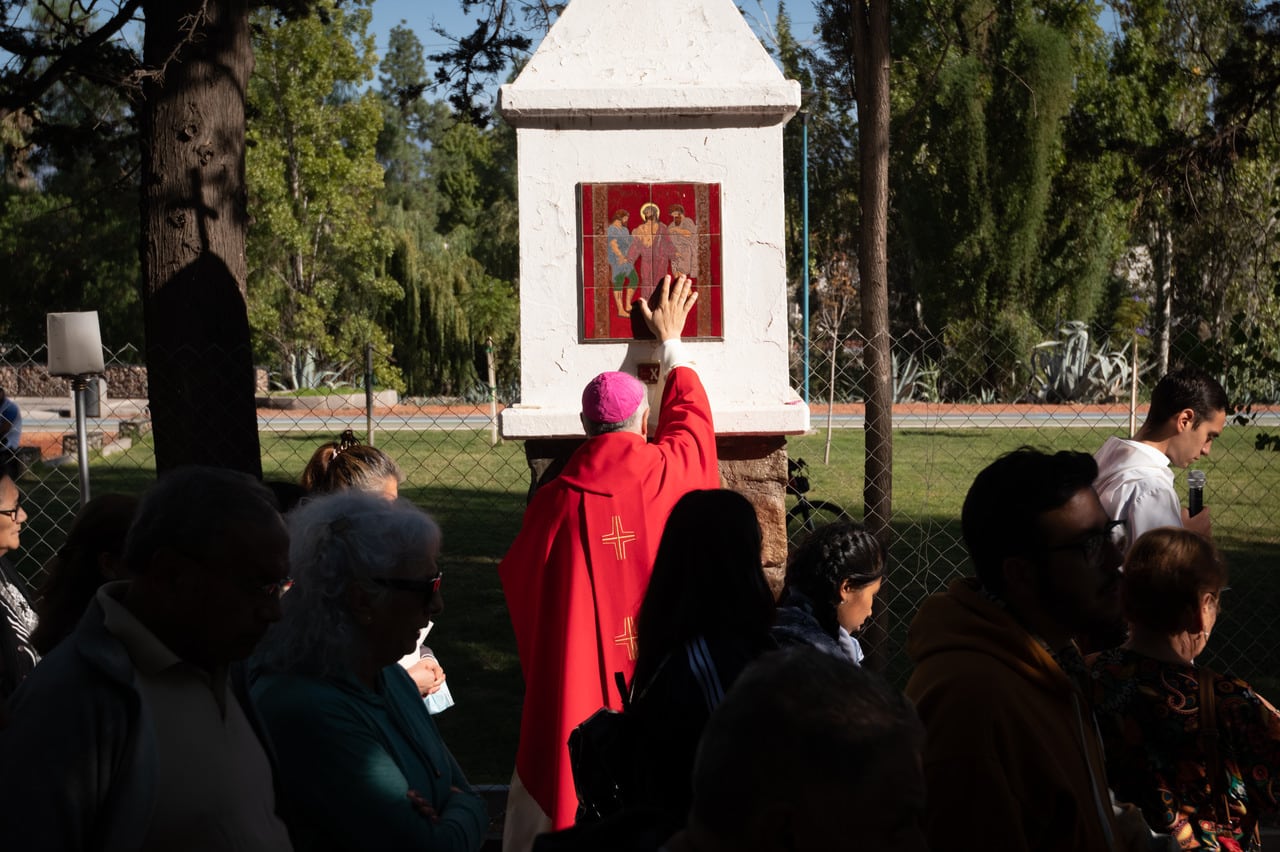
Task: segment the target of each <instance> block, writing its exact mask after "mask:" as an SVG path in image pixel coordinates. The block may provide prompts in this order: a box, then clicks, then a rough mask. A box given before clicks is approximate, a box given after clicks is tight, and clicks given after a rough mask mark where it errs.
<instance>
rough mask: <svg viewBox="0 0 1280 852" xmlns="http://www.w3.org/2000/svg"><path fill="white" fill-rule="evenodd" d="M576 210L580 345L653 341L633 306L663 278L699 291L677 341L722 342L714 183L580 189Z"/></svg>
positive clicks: (717, 209)
mask: <svg viewBox="0 0 1280 852" xmlns="http://www.w3.org/2000/svg"><path fill="white" fill-rule="evenodd" d="M578 209H579V212H580V217H581V218H580V219H579V226H578V227H579V236H580V244H581V255H580V264H581V267H580V271H581V288H580V293H581V297H582V303H581V317H582V322H581V331H582V339H583V341H584V342H595V341H601V342H604V341H608V342H616V341H619V340H634V339H643V338H652V337H653V335H652V334H651V333H650V332H649V330H648V329H647V328H646V327H645V324H644V320H643V318H642V317H641V316H640V309H639V307H638V306H636V305H635V301H636V300H637V299H640V298H644V299H650V300H652V298H653V294H654V292H655V290H656V289H657V287H658V285H659V284H660V283H661V281H662V277H663V276H664V275H668V274H670V275H672V276H675V275H679V274H685V275H688V276H689V277H690V278H692V279H693V284H694V288H695V289H696V290H697V291H698V303H697V306H696V307H695V309H694V311H693V313H691V314H690V315H689V319H688V321H687V322H686V324H685V328H684V332H683V336H684V337H685V338H687V339H694V340H698V339H702V340H719V339H722V337H723V333H724V321H723V315H722V314H723V304H724V300H723V296H722V289H723V283H722V281H721V277H720V269H721V264H720V261H721V233H720V185H719V184H714V183H583V184H579V185H578Z"/></svg>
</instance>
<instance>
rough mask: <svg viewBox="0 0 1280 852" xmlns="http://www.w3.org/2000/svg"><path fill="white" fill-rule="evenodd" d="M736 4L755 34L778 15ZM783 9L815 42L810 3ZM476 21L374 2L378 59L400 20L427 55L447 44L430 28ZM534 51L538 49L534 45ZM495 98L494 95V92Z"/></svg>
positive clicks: (802, 37)
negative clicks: (412, 33)
mask: <svg viewBox="0 0 1280 852" xmlns="http://www.w3.org/2000/svg"><path fill="white" fill-rule="evenodd" d="M737 3H738V6H739V8H741V9H743V11H744V12H745V14H746V15H747V20H748V21H749V22H750V23H751V24H752V26H753V28H755V29H756V31H757V32H759V31H761V30H762V29H768V27H769V24H770V23H771V22H772V19H773V16H774V15H775V14H777V11H778V3H777V0H737ZM786 5H787V14H788V15H789V16H790V17H791V30H792V33H793V34H794V35H795V37H796V38H797V40H799V41H801V42H803V43H806V44H808V43H812V42H813V41H814V39H813V37H812V36H811V35H810V33H811V31H812V30H813V26H814V23H815V21H816V20H817V14H816V13H815V12H814V10H813V0H789V2H788V3H787V4H786ZM478 17H479V10H478V9H477V10H473V11H472V13H471V14H469V15H464V14H463V13H462V4H461V2H459V0H425V2H424V0H374V3H373V27H372V30H373V33H374V38H375V39H376V40H377V44H378V56H379V57H381V56H383V55H385V53H386V49H387V34H388V33H390V32H391V28H392V27H394V26H396V25H397V24H399V23H400V21H401V20H403V21H404V22H405V24H406V25H407V26H408V27H409V29H411V30H413V32H414V33H415V34H416V35H417V36H418V40H419V41H421V42H422V48H423V53H425V54H427V55H430V54H432V53H437V52H439V51H441V50H444V49H445V48H447V47H448V46H449V42H447V41H445V40H444V39H443V38H441V37H440V36H438V35H436V34H435V33H433V32H432V31H431V26H432V24H436V25H438V26H440V27H442V28H444V30H445V31H446V32H449V33H451V34H455V35H460V34H465V33H470V32H471V31H472V30H473V29H474V28H475V22H476V19H477V18H478ZM535 38H536V36H535ZM533 49H534V50H536V49H537V42H536V41H535V43H534V45H533ZM431 70H433V69H432V68H431V67H428V69H427V71H428V73H430V72H431ZM498 82H500V83H501V82H505V81H503V80H500V81H498ZM432 94H433V95H434V96H435V97H437V98H444V97H445V96H446V95H447V93H446V92H442V91H439V90H437V91H435V92H433V93H432ZM494 94H495V95H496V90H495V92H494Z"/></svg>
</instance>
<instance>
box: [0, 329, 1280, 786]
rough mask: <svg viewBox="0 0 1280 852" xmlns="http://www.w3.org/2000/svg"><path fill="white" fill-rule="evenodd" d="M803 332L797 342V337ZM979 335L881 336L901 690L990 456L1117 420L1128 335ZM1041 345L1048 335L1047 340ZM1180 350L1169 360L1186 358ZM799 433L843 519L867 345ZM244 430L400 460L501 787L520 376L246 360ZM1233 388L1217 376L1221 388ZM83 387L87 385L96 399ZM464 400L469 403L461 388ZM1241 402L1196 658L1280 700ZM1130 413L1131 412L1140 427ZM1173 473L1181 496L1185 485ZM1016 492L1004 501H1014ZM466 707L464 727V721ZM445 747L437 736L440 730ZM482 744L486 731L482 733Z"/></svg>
mask: <svg viewBox="0 0 1280 852" xmlns="http://www.w3.org/2000/svg"><path fill="white" fill-rule="evenodd" d="M797 339H799V338H798V336H797ZM976 339H977V340H978V341H980V343H981V345H979V344H978V343H970V342H968V341H964V340H962V341H960V342H956V341H955V340H954V339H952V340H944V339H942V338H941V337H936V338H935V337H928V336H922V335H905V336H901V337H899V338H897V339H896V340H895V342H894V345H893V356H894V357H893V376H892V379H893V388H894V398H895V406H894V430H893V442H894V445H893V452H894V464H893V471H894V477H893V478H894V481H893V507H894V508H893V521H892V529H893V536H894V540H893V545H892V548H891V569H890V572H891V573H890V577H889V581H888V582H887V583H886V584H885V586H884V589H883V591H882V592H881V598H880V601H879V603H878V604H877V610H878V612H879V614H878V616H877V618H876V620H875V623H874V624H873V625H872V627H871V628H870V629H869V631H868V635H867V636H866V637H865V642H864V644H865V645H866V646H867V647H868V648H869V649H870V650H871V651H872V653H873V657H872V659H873V661H874V662H875V664H876V665H878V666H881V667H883V668H884V669H885V671H886V673H887V674H888V675H889V676H890V677H891V678H892V679H893V680H895V681H896V682H898V683H903V682H905V678H906V676H907V674H908V673H909V670H910V663H909V661H908V660H907V657H906V653H905V642H906V633H907V626H908V624H909V623H910V620H911V618H912V616H913V615H914V613H915V611H916V610H917V609H918V607H919V606H920V604H921V603H922V602H923V600H924V598H925V597H926V596H928V595H930V594H933V593H936V592H938V591H941V590H942V589H944V588H945V587H946V585H947V583H948V582H949V581H950V580H951V579H952V578H954V577H956V576H960V575H964V574H968V573H971V569H970V567H969V565H968V562H967V555H966V552H965V547H964V544H963V541H962V538H961V534H960V525H959V517H960V506H961V503H962V501H963V498H964V495H965V492H966V491H967V490H968V487H969V485H970V483H971V482H972V479H973V477H974V475H975V474H976V473H977V471H978V470H980V469H981V468H982V467H984V466H985V465H986V464H988V463H989V462H990V461H991V460H992V459H994V458H995V457H996V456H998V455H999V454H1001V453H1003V452H1006V451H1008V450H1011V449H1014V448H1016V447H1018V446H1021V445H1024V444H1030V445H1034V446H1038V447H1042V448H1046V449H1054V450H1057V449H1074V450H1082V451H1086V452H1090V453H1092V452H1093V451H1095V450H1096V449H1097V448H1098V447H1100V446H1101V445H1102V443H1103V441H1104V440H1105V439H1106V438H1107V437H1108V436H1111V435H1119V436H1127V435H1128V434H1130V422H1131V421H1130V417H1131V412H1130V405H1129V396H1130V393H1131V392H1132V389H1133V385H1132V379H1133V370H1132V365H1133V364H1134V363H1135V361H1134V358H1133V351H1132V349H1131V348H1127V347H1122V348H1120V349H1119V350H1112V349H1109V348H1108V347H1106V346H1098V345H1097V344H1095V343H1092V342H1090V338H1089V337H1088V329H1086V328H1084V327H1083V326H1079V325H1078V324H1067V325H1065V326H1063V327H1062V328H1059V329H1048V330H1045V333H1044V334H1042V335H1041V337H1040V339H1039V340H1036V341H1033V342H1032V344H1031V345H1029V346H1028V345H1025V342H1024V343H1022V344H1020V343H1018V342H1017V340H1015V339H1014V338H1012V337H1005V336H1001V335H1000V334H998V333H994V332H993V331H991V330H987V331H985V332H984V333H982V334H979V335H976ZM1041 341H1043V342H1041ZM45 360H46V359H45V353H44V351H43V349H38V350H35V351H30V352H28V351H24V350H21V349H16V348H9V349H7V350H3V351H2V352H0V386H3V387H5V388H6V389H7V391H8V393H9V396H10V397H12V398H14V399H16V400H17V401H18V403H19V404H20V405H21V406H22V408H23V418H24V427H23V437H22V444H23V450H22V451H21V453H22V458H23V459H24V460H25V462H26V465H25V472H24V473H23V474H22V476H21V479H20V482H19V486H20V488H21V491H22V502H23V506H24V507H25V509H26V511H27V513H28V515H29V520H28V522H27V524H26V527H25V529H24V530H23V535H22V548H21V550H20V551H19V552H18V553H13V554H9V558H10V559H11V560H12V561H14V562H15V564H16V565H17V567H18V569H19V571H20V572H22V573H23V574H24V575H25V576H27V577H29V578H30V580H31V582H32V584H33V586H35V587H37V588H38V587H39V586H40V584H41V582H42V581H43V579H44V574H43V572H44V568H43V566H44V565H45V563H46V562H47V561H48V559H49V557H50V556H51V555H52V554H53V553H54V552H55V551H56V550H57V549H58V548H59V547H61V545H62V543H63V542H64V541H65V539H66V535H67V531H68V530H69V529H70V526H71V523H72V520H73V518H74V516H75V513H76V511H77V508H78V504H79V499H80V495H79V484H78V471H77V467H76V463H75V447H74V439H73V438H72V440H70V441H68V436H74V434H75V427H74V419H73V404H72V397H71V394H70V390H69V387H68V385H67V384H66V382H65V381H64V380H59V379H51V378H50V377H49V376H48V374H47V371H46V370H45V367H44V365H45ZM107 360H108V369H107V374H106V379H105V386H102V387H100V388H99V389H98V390H99V393H98V394H96V396H97V399H96V400H91V402H96V404H97V410H96V411H94V410H91V411H90V415H91V416H90V417H89V432H90V434H89V438H90V440H89V441H88V446H89V448H90V450H89V452H90V461H91V463H90V470H91V485H92V492H93V494H95V495H97V494H102V493H106V492H124V493H140V492H141V491H142V490H143V489H145V487H146V486H147V484H148V483H149V482H150V481H152V480H153V478H154V475H155V456H154V442H153V434H152V433H151V431H150V420H149V412H148V409H147V401H148V397H147V388H146V375H145V371H144V370H143V369H142V367H141V366H140V365H141V360H142V358H141V352H140V351H139V350H138V349H136V348H135V347H133V346H124V347H121V348H119V349H116V350H113V351H110V352H109V353H108V359H107ZM1180 361H1181V359H1180V358H1179V356H1178V353H1174V355H1173V357H1172V358H1171V362H1172V364H1173V365H1176V364H1178V363H1180ZM793 362H794V363H793V372H792V377H793V380H794V383H795V386H796V388H797V389H800V388H803V387H804V364H805V360H804V351H803V348H802V347H800V346H799V345H797V346H796V347H795V349H794V351H793ZM808 373H809V387H808V392H809V400H810V406H811V412H812V425H813V429H812V430H811V432H810V433H809V434H808V435H804V436H792V437H791V438H789V440H788V452H789V455H790V456H791V457H792V458H793V459H796V458H803V459H804V460H805V462H806V464H807V471H804V472H803V474H804V475H805V476H806V477H807V479H808V482H809V489H808V491H807V493H805V494H804V495H803V499H804V500H806V501H810V502H811V503H812V504H813V506H816V508H815V509H812V511H813V512H814V513H815V514H814V516H813V517H814V521H815V522H821V521H822V520H826V519H830V518H832V517H835V516H838V514H839V513H841V512H843V513H847V515H849V516H851V517H853V518H855V519H860V518H861V517H862V486H863V476H862V471H863V461H864V454H865V451H866V444H865V441H866V433H865V432H864V429H863V406H862V392H861V388H862V387H863V385H864V382H865V377H864V374H863V361H862V345H861V341H860V339H859V338H858V337H857V335H856V334H855V335H851V336H849V335H846V336H842V337H840V338H839V339H837V340H836V341H835V343H834V345H833V343H832V340H831V338H830V337H828V338H827V339H825V340H824V339H822V338H817V339H815V340H814V341H813V342H812V345H811V347H810V349H809V359H808ZM1157 377H1158V375H1157V372H1156V371H1155V370H1154V369H1152V368H1149V367H1144V368H1142V369H1139V371H1138V376H1137V390H1136V392H1137V397H1138V399H1139V404H1140V406H1141V405H1145V400H1146V398H1147V397H1148V396H1149V393H1150V389H1151V387H1152V385H1153V384H1154V381H1155V379H1156V378H1157ZM258 383H259V396H258V400H257V414H256V416H257V424H258V440H259V444H260V451H261V458H262V464H263V473H264V476H265V478H266V479H268V480H277V481H286V482H297V481H298V478H299V476H300V474H301V472H302V469H303V467H304V466H305V465H306V463H307V461H308V459H309V458H310V457H311V454H312V453H313V452H314V451H315V449H316V448H317V447H318V446H319V445H320V444H322V443H324V442H326V441H331V440H333V439H335V438H336V437H337V436H338V434H339V433H340V432H342V431H343V430H344V429H352V430H353V431H354V432H355V433H356V435H357V436H358V437H359V438H360V439H361V440H362V441H364V442H366V443H372V444H375V445H376V446H378V447H379V448H381V449H383V450H385V451H386V452H387V453H388V454H389V455H391V457H392V458H394V459H395V460H396V461H397V463H398V464H399V465H400V467H401V468H402V469H403V471H404V473H405V481H404V483H403V484H402V486H401V494H402V495H403V496H405V497H407V498H408V499H410V500H412V501H413V502H415V503H417V504H418V505H420V506H423V507H424V508H426V509H428V510H429V511H430V512H432V514H433V515H434V516H435V517H436V518H437V520H438V521H439V523H440V526H441V528H442V529H443V531H444V536H445V539H444V549H443V556H442V562H443V563H444V565H445V567H446V568H447V569H448V574H449V587H450V588H449V590H448V592H449V594H448V596H447V598H448V600H449V602H450V610H449V611H446V613H445V614H444V616H443V617H442V618H441V622H442V627H441V629H440V630H439V631H438V637H437V634H433V640H435V641H434V644H436V646H437V651H438V652H440V653H441V658H442V660H443V661H444V663H445V665H446V667H447V669H448V671H449V676H450V682H451V684H452V688H453V690H454V692H455V694H456V695H458V696H459V698H460V700H463V701H465V703H466V708H467V712H466V713H465V714H456V715H455V716H454V717H452V718H451V717H450V714H445V715H444V716H443V717H442V718H441V724H442V727H443V728H444V729H445V730H446V733H449V731H450V729H451V728H455V727H457V728H461V727H462V726H463V725H465V728H466V730H467V731H469V732H470V733H469V734H467V733H462V732H461V731H459V733H457V734H456V736H458V737H459V739H467V738H470V739H471V740H474V741H476V742H473V743H472V744H471V745H467V744H465V743H459V745H458V746H457V747H456V750H458V751H459V752H460V757H461V756H463V755H465V756H466V757H467V760H464V761H463V763H464V765H467V766H468V768H469V772H471V773H473V774H474V777H477V778H478V779H479V780H482V781H505V780H506V777H507V774H508V773H509V771H510V760H511V755H513V754H514V750H515V740H516V735H517V727H518V721H517V720H518V718H519V701H520V693H521V689H522V684H521V682H520V676H519V668H518V664H517V660H516V655H515V643H514V639H513V637H512V634H511V630H510V626H509V622H508V619H507V614H506V607H505V604H504V601H503V598H502V593H501V589H500V586H499V583H498V579H497V572H496V570H495V569H496V565H497V562H498V560H499V559H500V558H501V556H502V555H503V553H504V552H505V550H506V548H507V547H508V546H509V544H510V543H511V541H512V540H513V539H514V537H515V535H516V532H517V530H518V528H519V525H520V521H521V517H522V513H523V510H524V506H525V502H526V498H527V494H528V490H529V483H530V475H529V469H528V465H527V463H526V459H525V456H524V447H523V445H522V444H521V443H519V442H503V441H500V440H498V439H497V432H496V424H495V422H494V419H493V418H494V415H495V414H496V412H497V411H499V410H500V409H501V408H502V407H503V406H504V405H507V404H510V403H512V402H514V401H516V399H515V398H514V397H515V396H516V394H517V391H516V390H515V389H505V390H500V391H496V392H495V393H494V396H495V399H494V400H493V401H492V404H490V402H489V400H487V399H485V396H486V394H479V395H471V396H470V397H469V398H467V399H463V398H421V399H398V398H392V397H389V396H387V395H386V394H385V393H378V394H374V395H373V405H372V407H368V406H366V389H365V388H361V387H345V388H342V387H339V388H329V389H326V390H325V391H324V392H320V391H314V392H301V393H293V394H283V393H271V394H267V392H266V391H267V382H266V378H265V375H263V374H262V373H261V371H260V372H259V378H258ZM1228 390H1229V391H1231V390H1232V388H1230V387H1228ZM90 396H91V397H92V396H95V394H90ZM477 398H479V399H480V400H481V401H479V402H476V401H474V400H475V399H477ZM1275 401H1276V400H1269V399H1258V398H1254V399H1251V400H1250V402H1251V408H1250V410H1249V412H1248V415H1247V416H1243V417H1238V418H1232V419H1230V420H1229V426H1228V428H1227V430H1226V432H1225V434H1224V435H1223V437H1222V438H1221V439H1219V440H1218V441H1217V442H1216V443H1215V445H1214V448H1213V453H1212V455H1211V456H1210V457H1209V458H1206V459H1202V460H1201V461H1200V462H1199V463H1197V465H1196V466H1197V467H1200V468H1202V469H1204V470H1206V471H1207V474H1208V481H1209V485H1208V488H1207V491H1206V504H1207V505H1209V506H1210V507H1211V510H1212V512H1213V525H1214V535H1215V540H1216V541H1217V543H1218V545H1219V546H1220V548H1221V549H1222V550H1223V552H1224V554H1225V556H1226V558H1227V560H1228V565H1229V568H1230V571H1231V586H1232V589H1233V591H1232V592H1231V593H1230V597H1228V598H1227V600H1226V601H1225V606H1224V610H1223V614H1222V617H1221V618H1220V620H1219V622H1218V626H1217V628H1216V629H1215V631H1214V636H1213V639H1212V640H1211V642H1210V645H1209V651H1208V653H1207V654H1206V657H1205V660H1206V662H1208V663H1209V664H1210V665H1212V666H1214V667H1215V668H1217V669H1219V670H1223V671H1227V672H1231V673H1233V674H1236V675H1239V676H1241V677H1244V678H1245V679H1247V680H1250V681H1252V682H1254V683H1255V684H1256V685H1257V686H1258V687H1259V689H1260V691H1261V692H1262V693H1263V694H1268V693H1270V694H1271V695H1273V696H1274V695H1275V694H1277V693H1278V692H1280V679H1277V677H1276V674H1277V672H1280V619H1278V618H1277V615H1276V613H1277V612H1280V584H1277V583H1276V582H1275V581H1274V579H1273V578H1272V577H1271V576H1270V575H1269V571H1270V570H1271V566H1272V565H1273V564H1275V563H1276V562H1277V557H1278V556H1280V532H1278V531H1277V526H1276V522H1275V519H1276V517H1277V516H1280V453H1276V452H1273V451H1272V450H1273V449H1275V448H1276V447H1277V446H1280V437H1273V436H1274V435H1275V434H1276V433H1280V414H1278V413H1277V412H1278V411H1280V409H1277V408H1275V407H1272V406H1270V405H1268V404H1267V403H1274V402H1275ZM1141 421H1142V413H1141V409H1139V411H1138V413H1137V423H1138V424H1140V423H1141ZM1178 487H1179V489H1180V491H1181V493H1182V495H1183V497H1184V499H1185V493H1186V491H1185V489H1186V484H1185V478H1184V477H1183V476H1182V475H1181V472H1179V478H1178ZM1010 499H1011V500H1013V499H1017V497H1016V495H1010ZM800 500H801V497H800V496H798V495H797V494H796V493H794V492H793V493H791V494H790V495H789V496H788V497H787V508H788V509H789V510H791V515H790V517H789V524H790V529H789V535H790V536H791V540H792V542H793V543H794V541H795V540H796V539H797V538H798V537H799V536H801V535H803V530H802V529H801V527H802V526H803V520H804V517H805V515H806V512H807V511H809V510H807V509H805V508H804V507H802V506H800V505H799V503H800ZM463 719H465V722H464V721H461V720H463ZM452 741H453V740H451V742H452ZM477 743H481V744H477Z"/></svg>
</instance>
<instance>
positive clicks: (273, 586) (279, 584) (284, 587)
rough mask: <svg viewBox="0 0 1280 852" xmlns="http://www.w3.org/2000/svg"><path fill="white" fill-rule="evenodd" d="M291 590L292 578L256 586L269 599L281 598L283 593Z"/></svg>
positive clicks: (282, 578)
mask: <svg viewBox="0 0 1280 852" xmlns="http://www.w3.org/2000/svg"><path fill="white" fill-rule="evenodd" d="M292 588H293V578H292V577H281V578H280V579H279V580H276V581H275V582H274V583H263V584H262V585H261V586H258V590H259V591H260V592H262V594H264V595H266V596H267V597H269V598H277V599H279V598H282V597H284V593H285V592H287V591H289V590H290V589H292Z"/></svg>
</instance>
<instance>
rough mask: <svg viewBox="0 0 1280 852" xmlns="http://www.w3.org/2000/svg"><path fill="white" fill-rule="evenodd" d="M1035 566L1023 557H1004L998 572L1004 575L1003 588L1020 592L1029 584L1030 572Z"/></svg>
mask: <svg viewBox="0 0 1280 852" xmlns="http://www.w3.org/2000/svg"><path fill="white" fill-rule="evenodd" d="M1035 567H1036V566H1035V565H1034V564H1032V562H1031V560H1030V559H1028V558H1027V557H1025V556H1006V557H1005V558H1004V561H1003V562H1002V563H1000V572H1001V574H1003V575H1004V587H1005V588H1006V589H1010V590H1018V591H1021V590H1022V589H1025V588H1026V587H1027V586H1028V585H1030V584H1031V572H1032V571H1033V570H1035Z"/></svg>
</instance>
